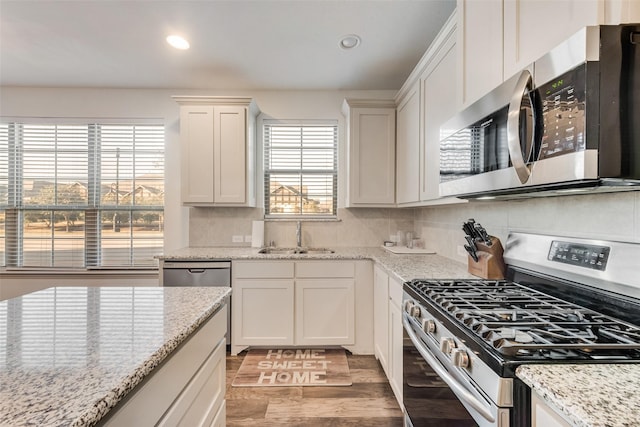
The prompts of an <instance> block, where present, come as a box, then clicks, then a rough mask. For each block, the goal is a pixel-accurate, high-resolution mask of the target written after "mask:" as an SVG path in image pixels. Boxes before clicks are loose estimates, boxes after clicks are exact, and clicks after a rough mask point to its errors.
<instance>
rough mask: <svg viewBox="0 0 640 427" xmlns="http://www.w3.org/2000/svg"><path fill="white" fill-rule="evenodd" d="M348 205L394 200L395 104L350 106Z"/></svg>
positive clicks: (393, 201)
mask: <svg viewBox="0 0 640 427" xmlns="http://www.w3.org/2000/svg"><path fill="white" fill-rule="evenodd" d="M350 121H351V123H350V126H351V132H350V133H351V135H350V138H349V201H350V204H351V205H393V204H394V203H395V173H396V171H395V135H396V111H395V108H354V109H352V111H351V115H350Z"/></svg>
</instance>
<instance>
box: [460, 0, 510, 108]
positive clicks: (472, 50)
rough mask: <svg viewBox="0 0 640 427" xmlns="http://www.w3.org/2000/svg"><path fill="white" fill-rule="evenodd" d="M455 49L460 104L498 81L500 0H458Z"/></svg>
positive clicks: (500, 38) (501, 65)
mask: <svg viewBox="0 0 640 427" xmlns="http://www.w3.org/2000/svg"><path fill="white" fill-rule="evenodd" d="M457 6H458V8H457V19H458V25H457V28H458V31H457V43H456V44H457V47H458V48H457V51H458V62H459V64H460V66H459V67H458V70H459V72H460V76H459V81H460V85H459V90H460V97H461V100H462V107H463V108H464V107H467V106H468V105H470V104H472V103H473V102H474V101H477V100H478V99H479V98H480V97H482V95H484V94H485V93H487V92H489V91H490V90H491V89H493V88H494V87H496V86H498V85H499V84H500V83H502V80H503V79H502V72H503V71H502V68H503V63H502V61H503V60H502V51H503V50H502V38H503V35H502V0H490V1H477V0H458V5H457Z"/></svg>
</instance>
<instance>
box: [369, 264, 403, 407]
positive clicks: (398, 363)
mask: <svg viewBox="0 0 640 427" xmlns="http://www.w3.org/2000/svg"><path fill="white" fill-rule="evenodd" d="M373 277H374V284H373V286H374V294H373V298H374V303H373V304H374V326H375V332H374V337H375V341H374V348H375V355H376V357H377V358H378V360H379V361H380V364H381V365H382V368H383V369H384V371H385V373H386V374H387V379H388V380H389V384H391V388H392V389H393V393H394V394H395V396H396V399H397V400H398V403H399V404H400V407H402V340H403V333H404V332H403V331H404V329H403V326H402V309H401V307H402V283H400V281H398V280H396V279H395V278H393V277H389V275H388V274H387V273H386V272H385V271H384V270H383V269H382V268H380V267H378V266H377V265H376V266H374V272H373Z"/></svg>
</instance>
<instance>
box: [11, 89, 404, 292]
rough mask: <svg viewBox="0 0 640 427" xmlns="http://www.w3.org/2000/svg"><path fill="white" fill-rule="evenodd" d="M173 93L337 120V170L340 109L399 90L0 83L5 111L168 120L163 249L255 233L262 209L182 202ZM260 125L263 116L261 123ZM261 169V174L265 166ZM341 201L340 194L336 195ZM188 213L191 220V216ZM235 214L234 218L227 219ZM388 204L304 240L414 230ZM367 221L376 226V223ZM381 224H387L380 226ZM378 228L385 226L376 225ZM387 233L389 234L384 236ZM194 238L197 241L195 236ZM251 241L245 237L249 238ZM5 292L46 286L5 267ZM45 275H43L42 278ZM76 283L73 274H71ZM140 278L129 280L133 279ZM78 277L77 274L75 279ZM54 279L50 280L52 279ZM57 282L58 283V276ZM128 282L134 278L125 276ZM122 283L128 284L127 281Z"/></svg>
mask: <svg viewBox="0 0 640 427" xmlns="http://www.w3.org/2000/svg"><path fill="white" fill-rule="evenodd" d="M172 95H217V96H222V95H229V96H232V95H238V96H252V97H254V98H255V100H256V103H257V104H258V106H259V108H260V110H261V111H262V114H261V116H259V119H264V118H280V119H332V120H337V121H338V123H339V129H340V133H339V136H338V137H339V145H340V147H339V170H340V171H344V170H345V163H344V162H345V158H346V150H345V148H346V147H345V126H344V121H345V119H344V117H343V115H342V112H341V107H342V102H343V100H344V98H345V97H353V98H388V99H391V98H393V96H394V95H395V91H233V90H231V91H212V90H182V89H162V90H160V89H100V88H27V87H0V116H3V117H12V118H19V117H42V118H76V117H80V118H145V119H158V120H159V121H162V122H163V123H164V124H165V137H166V146H165V156H166V159H165V175H166V178H165V242H164V248H165V250H172V249H177V248H180V247H184V246H188V245H189V244H190V243H191V244H193V245H197V246H201V245H217V246H222V245H230V244H231V238H230V235H231V234H229V231H232V234H236V232H235V230H238V231H239V232H240V233H241V234H251V220H252V219H253V218H257V217H260V216H261V209H238V210H233V209H231V210H230V209H213V208H209V209H204V208H198V209H195V208H185V207H183V206H182V205H181V203H180V193H179V192H180V173H179V170H180V141H179V130H180V127H179V107H178V104H176V103H175V102H174V101H173V99H172V98H171V96H172ZM258 124H259V125H260V122H259V123H258ZM260 171H261V169H259V171H258V172H260ZM338 178H339V189H338V191H339V194H341V195H344V194H345V192H344V191H345V189H346V186H345V183H346V180H345V177H344V175H342V172H341V174H340V175H339V177H338ZM338 203H339V207H341V206H343V205H344V203H343V200H339V202H338ZM190 213H191V220H190ZM229 215H232V217H229ZM407 215H408V216H409V217H410V216H411V215H410V214H406V213H401V214H398V213H393V212H391V211H389V210H366V211H362V212H358V213H349V211H348V210H346V209H341V213H340V217H341V219H342V221H339V222H325V223H312V224H311V223H305V226H304V236H303V238H304V241H305V244H307V242H308V244H314V245H316V244H317V245H331V246H335V245H338V244H342V245H347V244H348V245H354V244H366V245H374V244H375V245H379V244H381V243H382V241H383V240H385V239H387V238H388V236H387V234H388V230H394V229H395V228H396V227H402V228H403V229H404V228H407V229H410V227H411V225H412V218H410V219H409V220H408V221H407V220H406V218H407ZM366 220H371V224H375V226H374V227H373V228H372V227H370V226H369V225H368V223H367V221H366ZM381 225H383V226H381ZM379 226H380V228H378V227H379ZM291 227H293V223H291V222H288V223H285V222H281V223H269V224H268V225H267V227H266V230H267V239H270V240H275V241H277V242H278V243H279V244H280V242H282V243H283V244H284V243H287V242H289V241H294V240H289V239H294V237H293V236H294V232H293V231H292V228H291ZM385 236H386V237H385ZM190 239H191V240H192V241H190ZM246 245H248V243H247V244H246ZM0 279H1V280H2V283H1V284H0V288H2V289H0V294H4V295H8V294H9V292H10V293H11V294H12V295H13V294H14V293H15V291H16V289H17V288H20V287H24V288H25V289H26V288H28V286H30V284H32V285H34V286H45V284H46V283H43V282H42V280H43V278H42V277H41V276H37V275H33V276H32V277H30V276H29V275H24V274H23V275H19V276H18V275H9V274H7V273H1V272H0ZM44 280H45V281H46V279H44ZM69 280H70V281H71V279H69ZM84 280H85V284H87V285H90V284H99V283H100V281H99V279H97V278H96V276H91V275H85V276H84ZM136 280H137V279H135V278H132V281H133V282H135V281H136ZM73 282H74V283H78V281H77V280H74V281H73ZM49 283H53V281H49ZM56 283H58V282H56ZM126 283H132V282H130V281H127V282H126ZM123 284H124V283H123Z"/></svg>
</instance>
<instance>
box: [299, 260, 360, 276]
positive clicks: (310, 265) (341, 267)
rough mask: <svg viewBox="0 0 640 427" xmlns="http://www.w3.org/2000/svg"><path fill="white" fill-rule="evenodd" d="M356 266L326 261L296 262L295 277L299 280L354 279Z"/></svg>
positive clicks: (349, 263)
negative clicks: (299, 278)
mask: <svg viewBox="0 0 640 427" xmlns="http://www.w3.org/2000/svg"><path fill="white" fill-rule="evenodd" d="M355 272H356V266H355V264H354V263H353V262H349V261H347V262H341V261H340V262H331V261H329V262H327V261H298V262H296V277H301V278H332V277H354V276H355Z"/></svg>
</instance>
